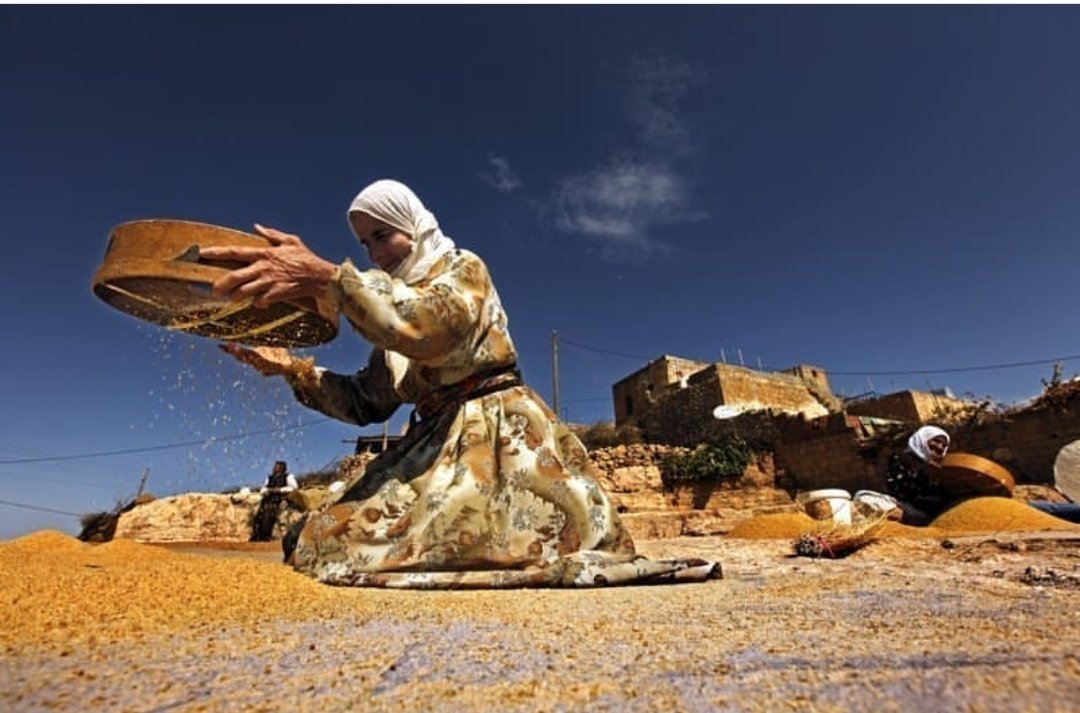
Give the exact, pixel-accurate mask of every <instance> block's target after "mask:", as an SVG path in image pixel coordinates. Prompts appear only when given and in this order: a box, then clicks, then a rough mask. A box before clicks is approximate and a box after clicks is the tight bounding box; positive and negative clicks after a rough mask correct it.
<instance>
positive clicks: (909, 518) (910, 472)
mask: <svg viewBox="0 0 1080 713" xmlns="http://www.w3.org/2000/svg"><path fill="white" fill-rule="evenodd" d="M949 443H950V439H949V434H948V433H946V432H945V431H944V430H943V429H941V428H938V427H937V426H923V427H922V428H920V429H919V430H917V431H915V433H913V434H911V437H910V438H908V442H907V448H906V449H905V450H903V451H901V452H897V453H893V454H892V455H891V456H890V457H889V463H888V466H887V467H886V471H885V485H886V487H887V489H888V492H889V495H891V496H893V498H895V499H896V500H897V502H898V503H899V505H900V508H901V509H902V510H903V513H904V514H903V517H902V519H901V522H903V523H904V524H905V525H926V524H928V523H929V522H930V521H931V520H933V519H934V518H935V517H937V515H938V514H940V513H941V512H942V511H943V510H945V508H947V507H948V506H949V504H950V503H951V499H950V498H948V497H946V496H945V495H943V494H942V493H941V491H939V490H938V488H937V484H936V483H935V480H936V478H935V477H934V476H935V474H934V471H935V470H937V469H938V468H940V467H941V461H942V459H944V458H945V454H946V453H947V452H948V450H949Z"/></svg>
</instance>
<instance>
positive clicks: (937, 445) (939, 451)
mask: <svg viewBox="0 0 1080 713" xmlns="http://www.w3.org/2000/svg"><path fill="white" fill-rule="evenodd" d="M926 447H927V448H928V449H929V450H930V459H931V460H932V461H933V462H935V463H936V462H938V461H940V460H941V459H942V458H944V457H945V451H946V450H948V448H949V439H948V438H946V437H945V436H934V437H933V438H931V439H930V440H929V441H927V442H926Z"/></svg>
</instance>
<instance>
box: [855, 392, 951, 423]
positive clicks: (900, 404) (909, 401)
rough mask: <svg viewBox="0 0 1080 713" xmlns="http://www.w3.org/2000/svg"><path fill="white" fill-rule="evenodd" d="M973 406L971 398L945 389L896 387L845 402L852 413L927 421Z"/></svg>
mask: <svg viewBox="0 0 1080 713" xmlns="http://www.w3.org/2000/svg"><path fill="white" fill-rule="evenodd" d="M971 406H972V404H971V403H970V402H968V401H963V400H961V399H958V398H955V397H953V396H952V395H951V394H949V393H947V392H944V391H941V392H938V391H897V392H896V393H892V394H885V395H884V396H875V397H873V398H868V399H860V400H858V401H850V402H848V403H847V404H845V405H844V410H845V411H846V412H847V413H849V414H851V415H852V416H872V417H874V418H887V419H891V420H893V421H906V422H909V423H927V422H929V421H933V420H934V419H935V418H941V417H942V416H944V415H948V414H955V413H962V412H964V411H966V410H967V409H970V408H971Z"/></svg>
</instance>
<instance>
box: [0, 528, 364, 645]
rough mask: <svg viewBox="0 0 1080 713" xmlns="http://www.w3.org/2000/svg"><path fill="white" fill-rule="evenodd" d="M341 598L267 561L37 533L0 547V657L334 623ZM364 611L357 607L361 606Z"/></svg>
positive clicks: (337, 591) (336, 591)
mask: <svg viewBox="0 0 1080 713" xmlns="http://www.w3.org/2000/svg"><path fill="white" fill-rule="evenodd" d="M348 600H349V597H348V596H347V592H346V591H345V590H342V589H335V588H332V587H327V586H325V585H322V584H318V583H317V582H315V581H314V580H311V579H309V578H307V577H305V576H303V575H300V574H297V573H296V572H294V571H292V570H291V569H289V568H287V567H285V566H283V565H281V564H274V563H272V562H263V561H255V560H250V559H244V558H239V557H200V556H197V555H191V554H180V553H175V552H169V551H167V550H165V549H162V548H160V547H154V546H150V545H140V544H137V543H134V542H130V541H127V540H115V541H113V542H108V543H105V544H87V543H83V542H80V541H78V540H76V539H75V538H73V537H69V536H67V535H64V534H62V533H59V532H56V531H51V530H44V531H40V532H35V533H32V534H30V535H26V536H24V537H20V538H18V539H15V540H9V541H3V542H0V651H5V650H6V651H8V652H12V651H16V650H19V649H21V648H22V647H24V646H27V645H41V644H44V645H49V644H51V645H59V644H62V643H65V642H72V643H74V642H77V641H83V642H87V643H93V642H95V641H96V642H99V643H101V644H107V643H109V642H110V641H113V640H115V639H117V638H136V639H141V638H143V637H144V636H149V635H155V634H162V633H168V632H174V631H180V630H193V629H205V630H208V631H213V630H214V629H215V627H219V626H221V625H222V624H225V623H231V624H239V625H241V626H250V627H252V628H253V629H257V628H258V625H259V623H260V622H263V621H266V620H268V619H278V618H289V617H299V616H304V617H307V616H311V615H312V614H313V613H314V614H316V615H318V614H320V613H323V614H325V615H327V616H332V615H333V614H334V613H335V612H336V611H338V610H339V609H340V608H341V607H343V606H350V607H351V608H354V610H355V608H356V604H355V600H354V603H352V604H350V603H349V601H348ZM361 608H362V607H361Z"/></svg>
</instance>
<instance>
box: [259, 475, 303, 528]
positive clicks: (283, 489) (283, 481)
mask: <svg viewBox="0 0 1080 713" xmlns="http://www.w3.org/2000/svg"><path fill="white" fill-rule="evenodd" d="M299 488H300V485H299V484H298V483H297V482H296V476H294V475H293V474H292V473H290V472H289V468H288V466H287V465H286V464H285V461H283V460H279V461H275V462H274V469H273V470H272V471H270V475H269V476H267V478H266V483H265V484H263V486H262V488H261V489H260V490H259V492H260V493H262V500H261V501H260V502H259V510H258V512H256V513H255V521H254V522H253V523H252V528H251V541H252V542H269V541H270V540H272V539H273V538H274V525H276V524H277V519H278V513H279V512H280V511H281V502H282V500H284V499H285V496H286V495H288V494H289V493H291V492H293V491H295V490H298V489H299Z"/></svg>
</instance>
